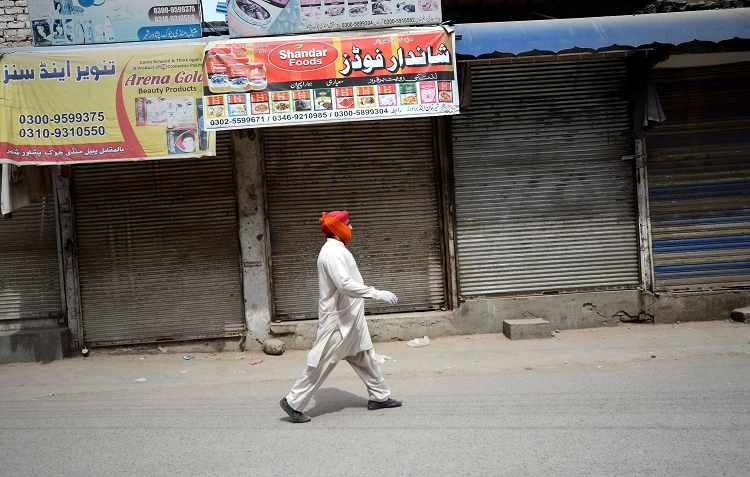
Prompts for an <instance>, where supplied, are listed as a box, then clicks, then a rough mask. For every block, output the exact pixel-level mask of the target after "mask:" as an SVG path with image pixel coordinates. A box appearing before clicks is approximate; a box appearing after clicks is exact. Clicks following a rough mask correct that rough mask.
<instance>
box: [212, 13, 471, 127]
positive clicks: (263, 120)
mask: <svg viewBox="0 0 750 477" xmlns="http://www.w3.org/2000/svg"><path fill="white" fill-rule="evenodd" d="M203 66H204V73H205V74H204V88H203V90H204V94H205V99H204V103H205V107H206V128H207V129H238V128H246V127H268V126H283V125H289V124H309V123H317V122H338V121H356V120H367V119H389V118H394V119H397V118H403V117H409V116H436V115H447V114H458V86H457V83H456V71H455V66H456V63H455V55H454V38H453V33H452V32H450V31H448V30H446V29H443V28H440V27H437V28H415V29H409V30H400V29H393V30H389V31H387V32H370V33H368V34H362V35H355V36H346V37H338V36H329V37H326V36H304V37H303V36H297V37H280V38H263V39H258V40H254V41H239V40H230V41H227V42H214V43H209V44H208V46H207V47H206V53H205V58H204V65H203Z"/></svg>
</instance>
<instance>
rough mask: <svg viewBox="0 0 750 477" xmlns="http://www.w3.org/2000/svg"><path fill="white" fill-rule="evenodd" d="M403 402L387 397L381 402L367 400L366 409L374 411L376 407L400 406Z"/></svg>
mask: <svg viewBox="0 0 750 477" xmlns="http://www.w3.org/2000/svg"><path fill="white" fill-rule="evenodd" d="M401 404H403V403H402V402H401V401H397V400H395V399H391V398H388V399H386V400H385V401H383V402H380V401H367V409H369V410H370V411H376V410H378V409H389V408H392V407H400V406H401Z"/></svg>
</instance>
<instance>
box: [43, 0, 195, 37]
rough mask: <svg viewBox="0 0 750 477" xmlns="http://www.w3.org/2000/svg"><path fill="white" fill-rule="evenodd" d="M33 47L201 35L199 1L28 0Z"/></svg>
mask: <svg viewBox="0 0 750 477" xmlns="http://www.w3.org/2000/svg"><path fill="white" fill-rule="evenodd" d="M28 8H29V19H30V20H31V33H32V38H33V41H34V46H52V45H84V44H87V45H88V44H93V43H115V42H127V41H147V40H172V39H179V38H201V37H202V36H203V31H202V29H201V9H200V8H201V4H200V0H159V1H158V2H155V1H153V0H29V2H28Z"/></svg>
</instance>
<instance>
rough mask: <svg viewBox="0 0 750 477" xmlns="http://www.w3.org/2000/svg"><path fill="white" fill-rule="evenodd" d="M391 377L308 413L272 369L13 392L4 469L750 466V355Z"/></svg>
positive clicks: (1, 410) (275, 471)
mask: <svg viewBox="0 0 750 477" xmlns="http://www.w3.org/2000/svg"><path fill="white" fill-rule="evenodd" d="M345 366H346V364H342V367H345ZM477 366H481V364H478V365H477ZM347 371H349V370H347ZM389 381H390V384H391V387H392V388H393V390H394V396H396V397H400V398H403V399H404V400H405V405H404V407H402V408H400V409H394V410H385V411H367V410H366V409H365V405H366V398H365V394H364V392H363V388H362V386H361V384H360V383H359V381H358V380H357V378H356V377H354V374H353V372H347V373H340V372H339V373H337V374H336V375H335V376H333V377H332V378H331V379H330V380H329V381H328V382H327V383H326V384H325V385H324V389H322V390H321V392H320V393H319V395H318V399H317V400H316V401H315V402H313V404H312V407H311V408H309V414H310V415H312V416H313V421H312V422H311V423H309V424H291V423H289V422H287V421H286V420H285V419H284V417H283V416H284V415H283V413H282V412H281V410H280V409H279V407H278V404H277V402H278V400H279V399H280V397H281V396H283V395H284V394H285V392H286V391H287V388H288V386H290V385H291V384H292V383H291V382H284V381H273V380H272V381H263V382H245V383H219V384H216V383H214V384H211V385H201V384H191V385H189V386H184V387H167V388H162V389H159V388H145V387H144V388H134V389H129V390H114V391H113V390H110V391H104V392H85V393H78V394H69V395H55V396H51V397H50V396H46V397H39V398H36V399H35V400H31V399H26V398H24V399H23V400H4V401H0V462H2V465H1V466H0V475H3V476H37V475H38V476H48V475H65V476H68V475H69V476H79V477H80V476H90V475H92V476H93V475H106V476H115V475H136V476H141V475H158V476H168V475H181V476H192V475H196V476H197V475H201V476H212V475H216V476H234V475H237V476H240V475H242V476H250V475H252V476H287V475H299V476H318V475H320V476H324V475H325V476H329V475H346V476H359V475H365V476H374V477H389V476H462V475H468V476H476V475H492V476H496V475H509V476H525V475H529V476H543V475H544V476H546V475H555V476H608V475H617V476H626V475H627V476H630V475H643V476H680V477H687V476H712V477H713V476H723V475H727V476H738V477H739V476H742V477H746V476H748V475H750V452H748V449H749V448H750V411H749V410H748V404H749V403H748V397H750V356H748V355H746V354H731V355H725V356H701V357H691V358H686V359H680V360H665V361H661V360H650V361H638V362H627V363H612V364H606V363H605V364H603V365H601V367H599V366H598V365H586V366H575V367H573V366H562V367H557V368H540V369H531V370H524V369H518V370H499V371H498V370H489V371H486V372H485V371H484V370H483V369H481V368H478V369H473V370H471V372H466V370H462V371H461V372H460V373H459V372H451V370H447V372H445V373H443V374H436V373H414V374H413V375H394V376H392V377H390V378H389Z"/></svg>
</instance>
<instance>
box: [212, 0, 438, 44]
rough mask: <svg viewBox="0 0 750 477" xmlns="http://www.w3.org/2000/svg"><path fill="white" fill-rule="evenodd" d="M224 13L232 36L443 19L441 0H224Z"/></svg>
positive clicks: (265, 34)
mask: <svg viewBox="0 0 750 477" xmlns="http://www.w3.org/2000/svg"><path fill="white" fill-rule="evenodd" d="M220 1H222V0H220ZM226 13H227V23H228V25H229V33H230V36H231V37H232V38H248V37H256V36H267V35H289V34H295V33H314V32H322V31H342V30H364V29H371V28H390V27H399V26H416V25H437V24H439V23H441V22H442V11H441V5H440V0H227V6H226Z"/></svg>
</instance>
